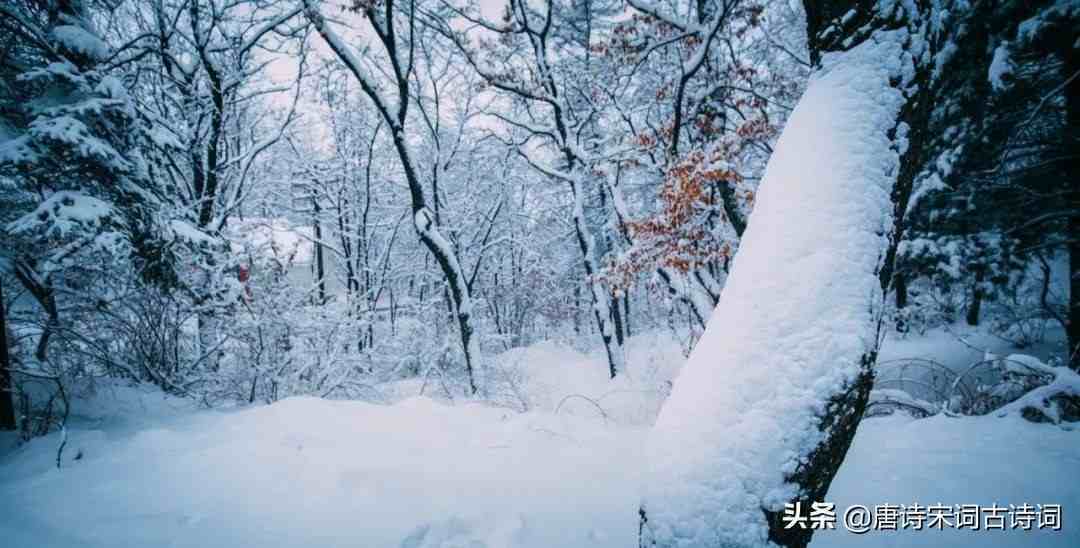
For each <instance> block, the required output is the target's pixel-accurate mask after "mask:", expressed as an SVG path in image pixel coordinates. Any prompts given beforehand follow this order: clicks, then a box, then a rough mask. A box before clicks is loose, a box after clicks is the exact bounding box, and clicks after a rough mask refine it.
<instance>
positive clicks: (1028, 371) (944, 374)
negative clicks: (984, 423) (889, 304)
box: [867, 354, 1080, 423]
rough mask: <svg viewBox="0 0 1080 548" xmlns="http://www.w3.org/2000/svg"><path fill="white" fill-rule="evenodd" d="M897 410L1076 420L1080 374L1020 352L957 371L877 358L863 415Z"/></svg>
mask: <svg viewBox="0 0 1080 548" xmlns="http://www.w3.org/2000/svg"><path fill="white" fill-rule="evenodd" d="M896 410H903V411H905V412H907V413H909V414H911V415H913V416H915V417H920V418H921V417H927V416H930V415H936V414H938V413H942V412H944V413H949V414H955V415H990V414H993V415H996V416H1004V415H1007V414H1010V413H1019V414H1020V415H1021V416H1023V417H1024V418H1027V419H1029V420H1032V421H1036V422H1054V423H1059V422H1063V421H1064V422H1075V421H1078V420H1080V375H1077V373H1076V372H1074V371H1072V370H1071V369H1069V368H1067V367H1064V366H1062V365H1048V364H1046V363H1044V362H1042V361H1041V360H1039V359H1038V358H1035V357H1032V356H1028V355H1024V354H1012V355H1009V356H1006V357H1000V356H992V355H988V356H987V357H986V359H984V360H980V361H978V362H975V363H973V364H971V365H969V366H967V367H965V368H964V369H962V370H959V371H954V370H952V369H950V368H949V367H947V366H945V365H943V364H940V363H938V362H935V361H932V360H926V359H908V360H895V361H892V362H882V363H881V364H879V366H878V370H877V378H876V380H875V385H874V390H873V391H872V392H871V395H870V402H869V404H868V406H867V414H868V415H870V416H873V415H882V414H889V413H892V412H893V411H896Z"/></svg>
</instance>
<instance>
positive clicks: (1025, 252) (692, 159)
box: [0, 0, 1078, 404]
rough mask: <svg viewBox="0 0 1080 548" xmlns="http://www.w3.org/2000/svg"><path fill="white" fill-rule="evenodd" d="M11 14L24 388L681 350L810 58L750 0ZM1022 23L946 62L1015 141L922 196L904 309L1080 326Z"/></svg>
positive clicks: (315, 384) (720, 274) (437, 368)
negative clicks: (545, 352) (561, 346)
mask: <svg viewBox="0 0 1080 548" xmlns="http://www.w3.org/2000/svg"><path fill="white" fill-rule="evenodd" d="M986 9H990V8H989V7H987V8H986ZM1002 9H1004V8H1002ZM1018 9H1019V8H1018ZM971 17H973V18H974V17H976V15H972V16H971ZM1062 17H1064V16H1062ZM1059 19H1060V20H1058V19H1052V18H1051V19H1048V20H1047V21H1048V22H1047V23H1046V25H1050V26H1052V25H1055V24H1056V25H1059V26H1060V25H1064V24H1066V23H1062V22H1061V21H1065V20H1066V19H1063V18H1059ZM972 21H975V19H972ZM965 28H969V29H977V28H978V27H977V26H972V25H968V26H967V27H965ZM1048 28H1049V27H1048ZM1054 28H1057V27H1054ZM0 31H2V32H3V33H4V34H5V35H6V36H7V37H9V38H8V39H7V41H6V42H5V44H4V46H3V47H2V48H0V79H2V85H0V138H2V140H0V204H2V206H0V232H2V236H0V237H2V238H3V242H4V246H3V250H2V251H0V282H2V288H3V299H5V300H4V305H5V307H4V311H5V312H6V314H5V315H4V316H3V317H4V319H5V321H6V325H5V326H4V327H3V331H4V333H5V334H6V335H7V347H10V357H9V359H8V360H7V361H8V362H9V364H8V365H7V366H6V367H7V371H9V372H11V373H13V374H14V380H15V384H16V390H22V388H19V386H18V385H19V384H20V379H29V378H44V379H51V380H53V381H56V382H57V383H59V384H65V383H66V384H70V383H73V382H76V381H79V380H85V379H92V378H95V377H98V376H106V375H108V376H120V377H125V378H130V379H133V380H139V381H147V382H152V383H155V384H157V385H159V386H160V387H161V388H162V389H163V390H167V391H170V392H174V393H177V394H183V395H188V396H191V397H196V398H199V399H202V400H204V401H206V402H207V403H209V404H214V403H220V402H226V401H244V402H254V401H273V400H275V399H278V398H281V397H286V396H289V395H293V394H318V395H322V396H328V397H353V398H373V397H378V391H377V390H376V387H377V386H378V385H380V384H382V383H384V382H387V381H392V380H398V379H403V378H409V377H425V378H426V377H430V376H433V375H437V376H439V377H440V378H443V379H448V382H450V383H451V384H452V385H454V386H456V388H455V391H457V392H458V393H462V394H474V393H478V392H484V391H485V390H487V389H489V388H490V386H489V385H490V383H492V382H495V381H493V380H491V379H488V378H486V376H485V372H487V371H488V370H489V369H490V368H491V367H492V365H491V356H493V355H494V354H496V353H498V352H500V351H503V350H506V349H509V348H513V347H518V346H523V345H528V344H530V343H533V342H536V341H539V340H544V339H551V338H559V339H565V340H571V341H573V343H574V344H580V345H582V346H584V347H589V348H592V347H599V348H602V349H603V351H604V355H605V357H606V361H607V367H608V372H609V374H610V375H611V376H613V377H614V376H617V375H619V374H620V373H621V371H622V370H623V369H624V367H625V360H626V356H625V351H624V350H623V347H624V343H625V341H626V339H627V337H629V336H631V335H632V334H634V333H638V332H641V331H643V330H650V329H657V328H665V329H668V328H670V329H673V330H674V331H675V332H676V333H678V334H679V335H680V336H684V337H686V338H687V341H688V343H689V342H692V340H693V338H694V337H695V336H696V335H697V334H699V333H700V331H701V329H702V328H703V326H704V325H705V323H706V322H707V321H708V319H709V316H710V315H711V314H712V313H713V309H714V308H715V306H716V304H717V302H718V299H719V295H720V292H721V290H722V288H723V284H724V279H725V276H726V272H727V270H728V268H729V266H730V262H731V261H732V259H733V258H734V257H735V255H736V253H737V250H738V247H739V237H740V235H741V234H742V231H743V230H744V229H745V227H746V223H747V216H748V215H749V213H750V211H751V209H752V208H753V202H754V194H755V189H756V184H757V181H758V179H759V177H760V175H761V171H762V168H763V166H764V162H765V160H767V158H768V155H769V153H770V151H771V148H770V147H771V144H772V142H773V140H774V138H775V137H776V135H777V134H778V132H779V130H780V129H781V128H782V127H783V124H784V121H785V117H786V114H787V112H788V111H789V110H790V108H791V106H792V104H793V103H794V102H795V101H796V99H797V98H798V96H799V94H800V91H801V89H802V85H803V81H804V79H805V77H806V75H807V74H808V71H809V66H810V59H809V55H808V53H807V52H808V49H807V45H806V44H807V39H806V35H805V16H804V14H803V13H802V11H801V6H798V5H792V4H790V3H784V2H780V3H773V2H757V1H753V0H713V1H706V2H672V3H671V6H667V7H665V8H663V9H660V8H659V7H658V6H657V5H656V4H653V3H651V2H645V1H642V0H596V1H591V2H547V3H541V4H537V3H535V2H525V1H519V0H511V1H509V2H507V3H506V5H505V6H503V9H502V10H501V11H498V12H494V13H484V12H481V11H480V10H479V9H478V8H477V7H475V6H474V5H472V3H468V2H454V1H452V0H370V1H359V0H356V1H352V0H350V1H341V2H332V1H325V2H321V1H316V0H305V1H291V0H288V1H287V0H249V1H242V2H235V1H223V0H153V1H126V0H15V1H13V2H7V3H5V4H4V5H3V6H0ZM970 32H973V33H974V32H976V30H971V31H970ZM978 32H983V31H981V30H980V31H978ZM1018 32H1019V31H1018V30H1017V28H1016V26H1015V25H1013V26H1012V27H1010V28H1006V29H1000V28H993V29H986V30H985V33H984V34H985V36H983V38H982V40H983V43H985V44H986V45H987V48H990V49H987V48H982V49H979V48H970V51H969V50H965V52H967V53H965V55H968V54H970V55H972V56H976V57H979V59H980V64H972V65H971V66H979V67H984V68H980V69H977V70H983V71H984V72H985V67H986V66H987V65H988V64H989V63H990V60H991V59H990V58H988V57H986V56H987V55H990V54H989V53H987V51H990V52H992V53H993V54H994V56H995V57H994V58H995V59H996V56H997V53H996V52H997V51H998V50H1001V48H1005V49H1004V50H1001V51H1003V52H1004V53H1001V55H1002V56H1004V57H1006V58H1007V59H1006V61H1003V62H1005V63H1007V69H1008V70H1004V71H1003V72H1001V73H1000V79H999V80H1000V81H999V82H997V83H993V82H991V81H990V80H988V79H987V78H986V77H985V75H983V76H980V77H978V78H977V77H976V76H979V75H978V74H975V75H966V76H965V75H963V74H960V73H957V75H956V78H957V79H959V80H962V81H963V82H968V83H970V84H971V85H972V86H974V87H975V88H978V90H979V93H981V95H977V96H976V95H965V94H960V93H958V95H957V97H958V99H957V101H961V102H962V101H965V100H968V99H963V97H980V99H975V98H972V99H970V101H971V102H972V105H966V104H961V105H957V106H956V108H955V109H954V110H949V108H947V106H946V105H942V107H941V109H942V112H941V113H940V115H935V116H936V117H935V122H934V123H935V124H937V125H938V126H940V128H941V131H940V135H942V136H943V138H946V139H947V138H949V137H948V136H949V135H952V134H953V133H950V132H954V133H955V132H961V133H962V134H964V135H969V137H966V138H965V139H966V140H965V141H964V142H965V143H978V142H979V139H989V141H988V142H991V143H993V146H991V147H986V148H985V153H984V154H980V155H974V156H973V155H971V154H967V155H964V154H961V152H962V151H961V152H957V153H956V154H957V155H958V157H959V156H963V158H964V159H963V161H957V162H952V164H949V163H948V162H944V161H943V162H938V165H941V166H946V165H955V167H952V168H950V169H945V170H944V171H945V172H943V173H941V174H940V176H939V178H938V179H934V180H932V181H929V183H928V184H927V185H926V187H925V190H924V191H923V192H922V193H921V195H922V196H923V198H922V199H920V200H918V202H917V205H916V206H913V208H914V212H915V213H913V215H912V218H913V219H917V220H916V221H914V222H913V223H912V228H911V231H910V233H911V244H910V245H908V247H907V248H906V250H907V251H906V254H904V255H903V258H904V262H903V263H902V264H903V265H904V266H903V267H902V268H901V269H900V272H899V274H898V276H897V282H898V284H902V286H903V288H904V289H905V290H904V291H903V295H904V296H905V297H904V298H902V297H901V296H900V294H899V293H898V297H897V299H898V300H897V306H898V308H902V309H904V312H902V313H901V318H902V319H903V321H904V322H906V324H907V326H910V325H911V324H912V323H913V322H914V321H915V320H914V319H915V318H930V317H939V316H941V315H942V314H944V313H943V312H942V311H946V312H947V311H949V310H952V308H950V307H955V306H954V304H950V303H944V304H943V302H942V301H943V300H947V297H952V296H955V295H957V294H960V295H963V296H964V297H963V298H964V299H966V302H967V303H968V304H969V305H973V306H976V307H977V306H978V305H977V304H974V303H977V302H979V301H980V300H994V301H995V302H1001V303H1005V302H1007V301H1008V299H1009V298H1013V299H1014V300H1015V298H1016V297H1015V296H1016V295H1021V296H1022V297H1023V298H1025V299H1028V300H1031V299H1032V298H1034V299H1035V301H1034V302H1035V303H1036V305H1037V306H1036V308H1037V310H1040V311H1042V312H1041V313H1040V314H1042V316H1040V317H1046V318H1050V319H1053V320H1056V321H1059V322H1060V323H1064V324H1068V325H1071V326H1075V325H1076V323H1077V322H1075V321H1074V322H1072V323H1069V318H1070V317H1075V314H1076V312H1075V311H1076V307H1075V297H1073V299H1074V302H1073V303H1072V304H1071V306H1072V308H1069V306H1070V305H1069V304H1068V303H1067V302H1066V301H1065V299H1066V298H1067V297H1066V295H1065V293H1061V292H1060V291H1059V290H1058V289H1056V287H1057V286H1053V285H1052V284H1050V283H1049V282H1046V283H1044V284H1042V285H1041V286H1040V285H1039V284H1035V285H1034V286H1032V285H1031V284H1028V285H1024V283H1023V282H1022V280H1021V278H1024V279H1027V278H1025V276H1026V277H1028V278H1030V276H1032V275H1033V274H1032V273H1033V272H1034V273H1036V274H1037V273H1038V272H1040V270H1039V269H1040V268H1045V271H1047V272H1049V271H1050V270H1051V269H1052V265H1059V264H1061V259H1062V257H1065V256H1070V255H1068V253H1067V251H1068V252H1072V255H1071V256H1072V257H1075V256H1076V253H1075V252H1074V251H1075V245H1076V240H1075V235H1076V230H1075V223H1076V211H1077V208H1076V207H1075V202H1076V192H1075V184H1074V183H1072V186H1070V183H1068V182H1066V181H1067V180H1075V177H1073V179H1066V178H1065V177H1063V176H1061V173H1063V172H1064V171H1063V170H1066V167H1065V166H1071V167H1068V169H1073V168H1074V167H1075V165H1076V153H1075V151H1076V150H1078V148H1077V147H1076V146H1074V145H1070V144H1069V143H1073V142H1074V141H1068V140H1066V139H1065V138H1064V137H1063V136H1066V135H1067V136H1069V137H1068V139H1075V127H1076V123H1075V120H1073V119H1071V118H1068V119H1067V116H1066V111H1067V110H1068V109H1066V108H1065V103H1066V99H1065V97H1066V96H1067V97H1069V98H1074V97H1075V87H1076V82H1077V81H1078V80H1077V78H1076V76H1075V74H1074V73H1075V71H1076V70H1077V69H1076V68H1075V60H1076V56H1075V53H1068V54H1062V53H1060V52H1059V53H1054V54H1053V55H1046V54H1045V52H1046V51H1053V52H1058V50H1054V49H1053V48H1054V47H1057V46H1054V45H1053V44H1046V43H1043V42H1042V41H1039V40H1037V39H1034V38H1032V39H1027V38H1024V37H1023V36H1019V35H1017V33H1018ZM1062 32H1065V31H1062ZM980 36H981V35H980ZM1039 36H1043V34H1039ZM1055 44H1056V42H1055ZM993 48H997V49H993ZM1066 50H1067V51H1073V52H1074V51H1075V50H1068V48H1065V49H1064V50H1061V51H1066ZM1069 55H1072V57H1069ZM995 62H996V61H995ZM972 70H976V69H972ZM1070 71H1072V72H1070ZM1062 75H1063V76H1062ZM1070 75H1071V76H1070ZM969 76H970V77H969ZM1063 82H1065V83H1064V84H1063ZM1066 90H1067V91H1068V93H1065V91H1066ZM1069 94H1071V95H1069ZM984 99H985V100H984ZM1069 100H1072V99H1069ZM969 107H970V108H984V109H990V110H992V111H993V116H992V117H989V118H985V119H986V120H988V121H986V122H980V123H979V124H978V125H972V123H971V122H970V120H971V119H972V118H971V116H968V115H967V114H965V113H966V112H967V111H966V110H964V109H965V108H969ZM1074 111H1075V109H1073V110H1069V112H1074ZM953 126H955V127H956V128H957V129H955V130H954V129H951V128H952V127H953ZM936 127H937V126H936ZM965 146H967V147H968V148H967V149H966V150H968V151H970V150H971V149H972V148H975V147H976V145H975V144H971V145H965ZM1068 173H1075V170H1073V171H1068ZM928 177H929V176H928ZM928 180H929V179H928ZM917 193H918V192H917ZM1062 200H1064V201H1062ZM1062 203H1066V204H1070V205H1069V206H1068V207H1067V208H1065V209H1064V210H1062V211H1061V212H1060V213H1059V212H1058V209H1055V208H1056V206H1057V205H1060V204H1062ZM928 242H933V245H931V244H930V243H928ZM1070 246H1071V247H1070ZM954 264H959V265H960V266H959V267H958V268H955V269H950V268H946V267H943V266H942V265H954ZM1043 265H1045V266H1043ZM1071 265H1072V266H1071V267H1070V268H1071V270H1070V271H1069V272H1070V275H1072V276H1073V282H1072V283H1073V284H1074V286H1073V288H1074V289H1075V283H1076V281H1075V280H1076V278H1075V273H1076V270H1077V268H1076V259H1075V258H1073V259H1072V263H1071ZM777 268H784V265H777ZM1033 269H1034V270H1033ZM1047 276H1049V275H1047ZM1002 277H1005V278H1008V280H1009V282H1008V283H1005V282H1003V281H1000V280H999V278H1002ZM1002 279H1003V278H1002ZM959 286H963V287H965V288H969V289H965V290H964V291H961V292H959V293H957V292H956V290H955V288H956V287H959ZM1021 287H1023V288H1026V289H1016V290H1013V289H1014V288H1021ZM1039 287H1042V288H1043V289H1041V290H1040V289H1039ZM1009 291H1012V292H1011V293H1009ZM1075 294H1076V291H1073V295H1075ZM969 308H970V306H969ZM1010 310H1016V308H1015V307H1013V308H1011V309H1010ZM913 311H914V312H913ZM1029 312H1030V307H1029V308H1026V309H1024V310H1021V311H1019V312H1017V314H1019V315H1021V316H1024V318H1025V319H1026V318H1027V316H1026V315H1028V314H1029ZM717 313H719V314H722V313H723V311H722V310H720V311H718V312H717ZM975 316H978V313H976V314H975ZM927 321H930V320H927ZM1018 323H1019V322H1017V321H1013V322H1012V325H1013V326H1015V325H1017V324H1018ZM905 328H906V327H905ZM1073 331H1075V329H1073ZM1073 344H1075V335H1074V341H1073ZM8 382H9V381H8ZM26 384H27V385H29V383H26ZM24 392H25V390H24ZM35 397H36V396H35ZM41 400H42V398H40V397H36V401H39V402H40V401H41Z"/></svg>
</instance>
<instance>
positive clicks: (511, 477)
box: [0, 396, 641, 548]
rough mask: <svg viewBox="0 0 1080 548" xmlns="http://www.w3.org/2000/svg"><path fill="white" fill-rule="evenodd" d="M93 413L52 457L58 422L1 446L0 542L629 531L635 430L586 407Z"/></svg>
mask: <svg viewBox="0 0 1080 548" xmlns="http://www.w3.org/2000/svg"><path fill="white" fill-rule="evenodd" d="M125 397H127V396H125ZM155 413H156V412H155ZM101 427H102V428H103V429H101V430H97V429H94V430H82V429H78V430H76V429H73V430H72V431H71V432H70V440H69V443H68V447H67V449H66V450H65V453H64V454H65V458H64V466H63V469H61V470H57V469H55V468H54V467H53V462H54V458H55V450H56V446H57V442H58V436H57V435H52V436H49V437H47V438H43V439H37V440H35V441H33V442H32V443H30V444H28V445H26V446H23V447H21V448H19V449H18V450H16V451H15V452H14V453H13V454H11V455H8V456H7V457H5V458H3V459H2V460H0V472H2V473H0V538H2V539H4V540H3V542H2V545H3V546H4V547H5V548H24V547H25V548H47V547H57V548H61V547H62V548H75V547H79V546H100V547H109V548H118V547H125V546H131V547H149V546H178V547H179V546H186V547H198V548H215V547H227V546H228V547H239V546H257V547H260V548H273V547H304V546H321V547H334V546H340V547H349V548H357V547H364V548H379V547H398V546H404V547H410V548H420V547H423V548H435V547H439V548H449V547H451V546H458V547H466V546H469V547H472V546H487V547H492V548H493V547H498V546H506V547H510V546H515V547H551V546H597V547H604V546H611V547H616V546H618V547H625V546H630V545H632V544H633V543H634V542H635V538H636V525H635V524H636V521H635V519H636V518H635V512H636V508H637V499H638V493H637V491H636V484H637V481H636V480H635V476H636V474H637V471H638V470H639V469H640V458H639V448H640V445H641V444H640V438H641V430H636V429H622V430H619V431H615V430H612V429H610V428H608V427H605V426H604V423H603V422H602V421H599V420H591V419H585V418H574V417H572V416H562V417H556V416H553V415H549V414H526V415H519V414H516V413H514V412H512V411H508V410H502V409H495V408H491V407H485V406H481V405H479V404H464V405H459V406H453V407H451V406H446V405H443V404H440V403H437V402H434V401H432V400H429V399H426V398H414V399H409V400H405V401H402V402H399V403H397V404H395V405H393V406H380V405H372V404H366V403H361V402H342V401H329V400H319V399H304V398H299V399H290V400H285V401H282V402H279V403H276V404H274V405H271V406H264V407H255V408H251V409H248V410H243V411H238V412H230V413H221V412H209V411H205V412H199V413H196V414H189V415H185V416H180V417H175V418H173V419H170V420H162V421H161V423H160V425H159V426H149V425H145V426H138V427H136V428H135V429H128V428H127V427H125V426H124V425H123V424H120V423H109V422H107V421H106V422H103V423H102V425H101ZM80 454H81V457H80V458H79V459H78V460H74V459H75V457H76V455H80Z"/></svg>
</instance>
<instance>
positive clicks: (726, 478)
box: [644, 31, 910, 546]
mask: <svg viewBox="0 0 1080 548" xmlns="http://www.w3.org/2000/svg"><path fill="white" fill-rule="evenodd" d="M903 37H904V35H903V34H902V31H896V32H890V33H879V34H877V35H875V37H874V38H872V39H870V40H868V41H866V42H864V43H863V44H860V45H858V46H856V47H855V48H854V49H852V50H851V51H848V52H845V53H843V54H840V55H842V57H841V58H834V57H831V56H827V57H826V59H825V60H824V61H823V66H824V68H823V69H822V70H820V71H819V72H818V73H817V74H816V75H815V77H814V78H813V79H812V80H811V82H810V84H809V87H808V88H807V90H806V93H805V95H804V97H803V98H802V100H800V102H799V104H798V106H797V107H796V108H795V110H794V111H793V112H792V115H791V117H790V119H789V121H788V124H787V127H786V128H785V129H784V132H783V134H782V135H781V137H780V139H779V141H778V142H777V145H776V148H775V152H774V153H773V156H772V158H771V159H770V160H769V164H768V167H767V168H766V171H765V176H764V179H763V181H762V184H761V187H760V190H759V193H758V203H757V205H756V207H755V209H754V212H753V214H752V216H751V218H750V222H749V226H748V228H747V231H746V233H745V234H744V236H743V241H742V244H741V246H740V252H739V254H738V255H737V256H736V258H735V261H734V266H733V269H732V271H731V274H730V276H729V278H728V281H727V286H726V287H725V289H724V293H723V295H722V296H721V301H720V305H719V306H718V307H717V312H716V313H715V314H714V315H713V318H712V320H711V322H710V323H709V325H708V327H707V329H706V331H705V333H704V334H703V336H702V337H701V340H700V342H699V343H698V346H697V348H696V349H695V350H694V353H693V354H692V355H691V356H690V359H689V361H688V362H687V364H686V366H685V367H684V368H683V372H682V373H681V374H680V376H679V377H678V378H677V379H676V380H675V387H674V390H673V392H672V394H671V397H670V398H669V399H668V401H667V403H665V406H664V408H663V409H662V410H661V413H660V416H659V418H658V420H657V424H656V427H655V429H654V432H653V435H652V436H651V439H650V442H649V448H648V459H649V463H650V467H649V468H650V469H649V471H648V477H647V481H646V487H645V491H644V492H645V497H644V505H645V509H646V511H647V515H648V525H647V526H648V527H650V528H651V534H652V535H653V538H654V539H655V540H656V541H657V543H658V545H660V546H728V545H731V546H765V545H767V544H768V540H767V524H766V522H765V516H764V514H763V509H770V510H778V509H779V508H782V507H783V503H784V502H785V501H787V500H789V499H790V498H792V497H793V496H794V495H795V494H796V489H795V486H794V485H792V484H789V483H787V482H786V481H785V476H786V475H787V474H790V473H792V472H793V471H794V470H795V468H796V466H797V465H798V464H799V462H800V459H803V458H805V457H806V455H807V454H808V453H809V452H810V451H811V450H813V449H814V448H815V447H816V446H817V445H818V443H819V442H820V441H821V440H822V433H821V432H820V431H819V430H818V423H819V418H820V415H821V414H822V412H823V411H824V407H825V404H826V401H827V399H828V398H829V397H830V396H832V395H834V394H835V393H836V392H837V391H838V390H840V389H841V388H842V387H843V386H845V384H847V383H849V382H850V381H852V380H853V379H854V378H855V376H856V374H857V373H858V371H859V363H860V359H861V358H862V357H863V355H864V354H866V353H867V352H869V351H872V350H874V349H875V348H876V346H877V341H876V330H875V325H876V321H875V320H876V312H875V311H874V310H872V305H873V304H875V303H877V302H879V301H880V286H879V282H878V277H877V268H878V266H879V263H880V261H881V256H882V254H883V251H884V249H885V247H886V244H887V233H888V231H889V228H890V226H891V223H890V221H891V218H892V204H891V201H890V192H891V189H892V186H893V183H894V181H895V177H896V172H897V169H898V164H899V160H898V153H897V150H896V148H895V145H894V143H893V142H892V140H891V139H890V137H889V132H890V130H891V129H893V127H894V126H895V124H896V117H897V113H898V112H899V109H900V107H901V105H902V103H903V97H902V95H901V92H900V91H899V90H897V89H896V88H894V87H892V86H891V85H890V79H891V78H893V77H900V76H902V75H904V74H909V73H910V71H909V70H905V67H904V64H905V63H909V62H910V57H909V56H907V55H906V54H905V53H904V52H903V49H902V47H901V40H902V39H903Z"/></svg>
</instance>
